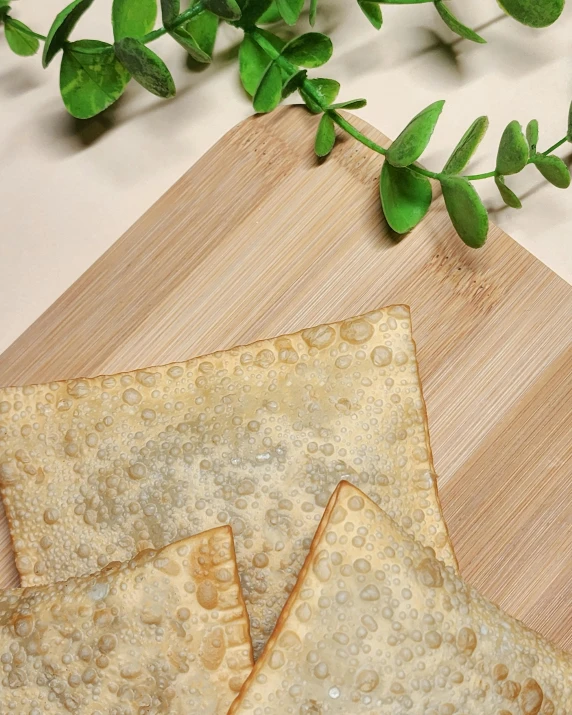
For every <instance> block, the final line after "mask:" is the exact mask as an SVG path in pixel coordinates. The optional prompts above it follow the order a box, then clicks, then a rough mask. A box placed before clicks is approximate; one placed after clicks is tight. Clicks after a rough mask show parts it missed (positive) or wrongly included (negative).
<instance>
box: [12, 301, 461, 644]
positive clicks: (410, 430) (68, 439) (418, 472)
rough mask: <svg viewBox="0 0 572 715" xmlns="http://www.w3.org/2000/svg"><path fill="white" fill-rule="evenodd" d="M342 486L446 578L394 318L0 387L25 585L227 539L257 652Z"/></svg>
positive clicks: (397, 311)
mask: <svg viewBox="0 0 572 715" xmlns="http://www.w3.org/2000/svg"><path fill="white" fill-rule="evenodd" d="M341 479H346V480H349V481H352V482H355V484H357V485H359V486H360V487H361V488H362V489H363V490H364V491H365V492H366V493H367V494H369V495H370V496H371V497H372V499H374V500H375V502H376V503H378V504H379V505H380V506H382V507H383V508H384V509H385V510H386V511H387V512H388V513H389V514H390V515H391V516H392V517H394V518H395V519H396V520H397V521H398V523H400V524H401V525H402V526H403V527H404V528H405V529H406V530H408V531H409V532H411V533H412V534H413V535H415V536H416V538H418V539H419V540H420V541H421V542H422V543H424V544H426V545H427V546H430V547H432V548H433V549H434V550H435V551H436V553H437V554H439V556H440V557H441V558H442V559H443V560H444V561H446V562H447V563H449V564H454V563H455V562H454V556H453V553H452V550H451V545H450V543H449V539H448V537H447V531H446V527H445V524H444V522H443V519H442V516H441V512H440V508H439V501H438V497H437V493H436V488H435V483H434V476H433V466H432V461H431V450H430V446H429V438H428V430H427V422H426V418H425V407H424V403H423V397H422V394H421V386H420V382H419V375H418V371H417V360H416V356H415V346H414V343H413V339H412V336H411V320H410V315H409V310H408V309H407V308H406V307H404V306H399V305H398V306H390V307H388V308H384V309H382V310H378V311H375V312H372V313H368V314H367V315H364V316H362V317H358V318H353V319H351V320H345V321H343V322H341V323H335V324H332V325H320V326H318V327H316V328H310V329H308V330H303V331H301V332H299V333H295V334H293V335H287V336H283V337H280V338H276V339H273V340H263V341H261V342H258V343H254V344H253V345H249V346H246V347H239V348H234V349H232V350H227V351H225V352H218V353H214V354H213V355H209V356H207V357H201V358H196V359H194V360H189V361H188V362H186V363H178V364H173V365H166V366H163V367H154V368H148V369H146V370H135V371H133V372H129V373H123V374H118V375H113V376H107V377H96V378H91V379H78V380H68V381H64V382H53V383H50V384H45V385H35V386H28V387H23V388H7V389H4V390H0V483H1V488H2V496H3V498H4V503H5V506H6V511H7V515H8V519H9V523H10V529H11V533H12V539H13V543H14V548H15V551H16V564H17V567H18V570H19V572H20V575H21V578H22V585H24V586H30V585H35V584H43V583H49V582H52V581H56V580H63V579H65V578H68V577H70V576H78V575H83V574H86V573H91V572H93V571H95V570H98V569H100V568H102V567H103V566H104V565H105V564H106V563H107V562H108V561H109V560H119V561H123V560H125V559H128V558H130V557H131V556H132V555H133V554H134V553H137V552H138V551H140V550H142V549H144V548H148V547H154V548H157V547H161V546H164V545H165V544H167V543H171V542H172V541H175V540H177V539H180V538H184V537H185V536H188V535H190V534H193V533H197V532H200V531H204V530H205V529H208V528H212V527H214V526H218V525H220V524H231V525H232V527H233V530H234V535H235V542H236V550H237V554H238V561H239V566H240V573H241V579H242V585H243V591H244V596H245V599H246V602H247V606H248V608H249V613H250V616H251V624H252V631H253V637H254V641H255V650H260V648H261V646H262V645H263V644H264V642H265V641H266V639H267V638H268V636H269V635H270V633H271V632H272V629H273V627H274V624H275V623H276V619H277V618H278V615H279V613H280V611H281V609H282V606H283V605H284V603H285V601H286V598H287V596H288V593H289V592H290V590H291V589H292V587H293V586H294V583H295V580H296V576H297V575H298V572H299V570H300V568H301V566H302V564H303V563H304V558H305V556H306V553H307V550H308V547H309V545H310V542H311V540H312V537H313V535H314V532H315V530H316V528H317V526H318V523H319V521H320V518H321V516H322V513H323V510H324V507H325V506H326V504H327V501H328V499H329V497H330V496H331V494H332V492H333V490H334V488H335V487H336V485H337V484H338V482H339V481H340V480H341Z"/></svg>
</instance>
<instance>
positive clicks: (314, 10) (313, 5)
mask: <svg viewBox="0 0 572 715" xmlns="http://www.w3.org/2000/svg"><path fill="white" fill-rule="evenodd" d="M317 14H318V0H310V16H309V21H310V25H311V26H312V27H314V25H315V24H316V15H317Z"/></svg>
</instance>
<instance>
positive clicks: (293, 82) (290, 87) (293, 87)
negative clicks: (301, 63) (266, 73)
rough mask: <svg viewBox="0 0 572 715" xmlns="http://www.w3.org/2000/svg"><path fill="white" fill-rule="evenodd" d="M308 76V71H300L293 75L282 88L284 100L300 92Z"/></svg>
mask: <svg viewBox="0 0 572 715" xmlns="http://www.w3.org/2000/svg"><path fill="white" fill-rule="evenodd" d="M307 76H308V73H307V72H306V70H298V72H294V73H293V74H291V75H290V77H288V79H287V80H286V81H285V82H284V84H283V86H282V99H284V98H285V97H289V96H290V95H291V94H292V93H293V92H296V91H297V90H299V89H300V87H301V86H302V85H303V83H304V80H305V79H306V77H307Z"/></svg>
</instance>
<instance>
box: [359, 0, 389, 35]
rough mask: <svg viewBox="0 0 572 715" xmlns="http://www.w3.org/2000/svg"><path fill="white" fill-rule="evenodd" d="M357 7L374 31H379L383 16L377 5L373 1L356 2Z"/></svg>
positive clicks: (360, 0) (362, 0)
mask: <svg viewBox="0 0 572 715" xmlns="http://www.w3.org/2000/svg"><path fill="white" fill-rule="evenodd" d="M358 5H359V8H360V10H361V11H362V12H363V14H364V15H365V16H366V17H367V19H368V20H369V21H370V22H371V24H372V25H373V26H374V27H375V29H376V30H379V29H380V28H381V26H382V25H383V15H382V13H381V8H380V7H379V3H378V2H373V0H358Z"/></svg>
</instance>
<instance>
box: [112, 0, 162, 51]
mask: <svg viewBox="0 0 572 715" xmlns="http://www.w3.org/2000/svg"><path fill="white" fill-rule="evenodd" d="M156 19H157V0H113V5H112V8H111V24H112V25H113V38H114V39H115V41H116V42H117V41H118V40H122V39H123V38H124V37H143V35H146V34H147V33H148V32H151V30H152V29H153V27H154V26H155V20H156Z"/></svg>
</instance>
